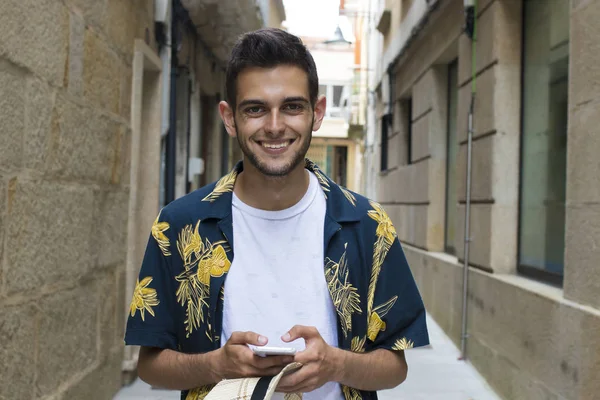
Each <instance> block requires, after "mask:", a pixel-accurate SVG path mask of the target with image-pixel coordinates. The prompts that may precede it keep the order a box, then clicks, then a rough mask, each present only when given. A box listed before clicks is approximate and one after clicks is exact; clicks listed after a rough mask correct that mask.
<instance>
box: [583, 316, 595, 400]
mask: <svg viewBox="0 0 600 400" xmlns="http://www.w3.org/2000/svg"><path fill="white" fill-rule="evenodd" d="M597 332H600V317H598V315H593V314H591V313H586V314H585V316H584V318H583V322H582V324H581V344H580V346H581V349H582V350H583V352H582V354H581V361H580V366H579V371H580V373H579V379H580V381H581V383H580V386H579V398H580V399H588V398H590V399H591V398H594V396H596V395H597V394H598V393H600V379H598V371H600V336H599V335H598V334H597Z"/></svg>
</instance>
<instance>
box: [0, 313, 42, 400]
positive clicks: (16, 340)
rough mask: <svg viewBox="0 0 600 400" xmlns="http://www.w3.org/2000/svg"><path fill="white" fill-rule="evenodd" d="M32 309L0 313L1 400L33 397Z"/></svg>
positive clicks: (33, 343) (33, 335) (33, 326)
mask: <svg viewBox="0 0 600 400" xmlns="http://www.w3.org/2000/svg"><path fill="white" fill-rule="evenodd" d="M35 314H36V313H35V307H34V306H33V305H30V304H25V305H20V306H16V307H2V308H1V309H0V343H2V345H1V346H0V398H2V399H29V398H31V396H32V394H33V388H32V386H33V379H34V372H35V371H34V369H33V368H32V366H33V365H34V362H35V354H34V352H35V340H36V336H35V335H36V332H35V325H36V322H35Z"/></svg>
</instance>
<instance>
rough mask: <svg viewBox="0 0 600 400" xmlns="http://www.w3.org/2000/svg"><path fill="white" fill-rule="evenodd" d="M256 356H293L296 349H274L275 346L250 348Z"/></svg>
mask: <svg viewBox="0 0 600 400" xmlns="http://www.w3.org/2000/svg"><path fill="white" fill-rule="evenodd" d="M250 348H251V349H252V351H253V352H254V354H256V355H257V356H259V357H267V356H293V355H294V354H296V349H295V348H293V347H274V346H250Z"/></svg>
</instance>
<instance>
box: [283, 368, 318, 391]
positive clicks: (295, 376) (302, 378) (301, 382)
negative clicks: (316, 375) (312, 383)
mask: <svg viewBox="0 0 600 400" xmlns="http://www.w3.org/2000/svg"><path fill="white" fill-rule="evenodd" d="M310 377H311V370H310V368H309V367H302V368H300V369H299V370H296V371H295V372H292V373H291V374H289V375H286V376H284V377H283V378H281V380H280V381H279V384H278V385H277V391H279V392H284V393H294V392H296V391H297V389H298V388H299V387H301V386H305V384H306V380H308V379H310Z"/></svg>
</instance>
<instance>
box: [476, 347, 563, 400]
mask: <svg viewBox="0 0 600 400" xmlns="http://www.w3.org/2000/svg"><path fill="white" fill-rule="evenodd" d="M467 354H468V356H469V357H470V360H471V362H472V364H473V366H474V367H475V368H476V369H477V371H478V372H479V373H480V374H482V375H483V376H484V377H485V378H486V380H487V382H488V383H489V384H490V386H491V387H492V388H493V389H494V390H495V392H496V393H498V395H499V396H501V397H502V398H503V399H527V400H564V399H565V398H564V397H562V396H559V395H557V394H556V393H554V392H552V391H551V390H550V389H549V388H548V387H547V386H546V385H544V383H542V382H540V381H538V380H536V379H535V377H533V376H532V375H530V374H528V373H527V371H524V370H522V369H521V368H518V367H517V366H515V365H514V364H513V363H512V362H511V360H510V359H509V358H508V357H506V356H505V355H504V354H502V353H501V352H497V351H495V350H494V349H493V348H491V347H488V344H487V343H486V342H485V341H482V340H480V339H479V338H478V337H476V336H474V337H472V338H470V339H469V340H468V342H467Z"/></svg>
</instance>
